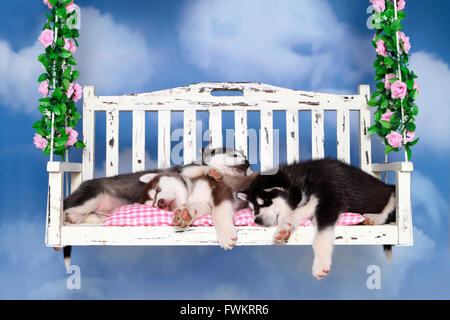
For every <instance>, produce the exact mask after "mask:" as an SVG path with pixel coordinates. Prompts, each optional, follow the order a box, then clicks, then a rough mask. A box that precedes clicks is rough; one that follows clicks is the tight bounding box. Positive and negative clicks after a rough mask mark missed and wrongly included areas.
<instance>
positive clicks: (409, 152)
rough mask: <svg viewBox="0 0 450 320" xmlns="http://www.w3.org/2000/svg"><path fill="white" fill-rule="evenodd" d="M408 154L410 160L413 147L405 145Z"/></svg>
mask: <svg viewBox="0 0 450 320" xmlns="http://www.w3.org/2000/svg"><path fill="white" fill-rule="evenodd" d="M405 150H406V154H407V155H408V160H411V148H410V147H409V146H408V145H405Z"/></svg>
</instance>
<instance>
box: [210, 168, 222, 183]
mask: <svg viewBox="0 0 450 320" xmlns="http://www.w3.org/2000/svg"><path fill="white" fill-rule="evenodd" d="M207 176H208V177H209V178H211V179H213V180H216V181H220V180H222V179H223V174H222V173H221V172H220V171H219V170H217V169H210V170H209V171H208V173H207Z"/></svg>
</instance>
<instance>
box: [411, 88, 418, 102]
mask: <svg viewBox="0 0 450 320" xmlns="http://www.w3.org/2000/svg"><path fill="white" fill-rule="evenodd" d="M409 97H410V98H411V100H416V99H417V98H418V97H419V91H418V90H417V89H414V90H412V91H411V93H410V94H409Z"/></svg>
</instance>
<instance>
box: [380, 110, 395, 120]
mask: <svg viewBox="0 0 450 320" xmlns="http://www.w3.org/2000/svg"><path fill="white" fill-rule="evenodd" d="M393 114H394V113H393V112H392V111H391V110H388V111H386V112H385V113H383V114H382V115H381V120H385V121H391V117H392V115H393Z"/></svg>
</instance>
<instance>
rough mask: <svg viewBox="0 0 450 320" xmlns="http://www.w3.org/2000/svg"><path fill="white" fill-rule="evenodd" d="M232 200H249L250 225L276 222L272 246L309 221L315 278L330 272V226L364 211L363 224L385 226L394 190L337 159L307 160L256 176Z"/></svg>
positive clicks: (273, 223) (332, 239) (389, 214)
mask: <svg viewBox="0 0 450 320" xmlns="http://www.w3.org/2000/svg"><path fill="white" fill-rule="evenodd" d="M237 197H238V198H240V199H241V200H248V201H249V206H250V208H252V209H253V210H254V217H255V222H256V223H257V224H260V225H263V226H273V225H275V224H278V227H277V229H276V231H275V235H274V242H275V243H277V244H280V243H284V242H287V241H288V239H289V237H290V235H291V234H292V232H293V231H294V229H295V228H296V226H298V225H299V223H301V222H302V221H303V220H305V219H308V218H312V219H313V224H314V226H315V229H316V232H315V236H314V240H313V244H312V245H313V250H314V263H313V267H312V274H313V276H314V277H315V278H317V279H321V278H323V277H325V276H326V275H327V274H328V272H329V271H330V268H331V257H332V251H333V241H334V227H335V224H336V222H337V219H338V217H339V214H341V213H343V212H359V213H365V214H364V217H365V218H366V221H367V222H368V224H384V223H386V222H389V219H390V218H392V217H393V216H394V214H395V186H392V185H387V184H385V183H383V182H382V181H380V180H378V179H376V178H374V177H373V176H371V175H369V174H367V173H365V172H363V171H361V170H360V169H357V168H355V167H352V166H350V165H347V164H345V163H342V162H340V161H337V160H331V159H323V160H312V161H308V162H304V163H298V164H292V165H284V166H281V167H280V168H279V170H278V172H277V173H276V174H274V175H263V174H260V175H258V177H256V178H255V179H254V180H253V181H252V183H251V185H250V187H249V188H248V189H247V190H245V191H244V192H238V193H237Z"/></svg>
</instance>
